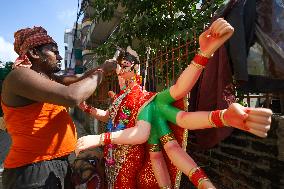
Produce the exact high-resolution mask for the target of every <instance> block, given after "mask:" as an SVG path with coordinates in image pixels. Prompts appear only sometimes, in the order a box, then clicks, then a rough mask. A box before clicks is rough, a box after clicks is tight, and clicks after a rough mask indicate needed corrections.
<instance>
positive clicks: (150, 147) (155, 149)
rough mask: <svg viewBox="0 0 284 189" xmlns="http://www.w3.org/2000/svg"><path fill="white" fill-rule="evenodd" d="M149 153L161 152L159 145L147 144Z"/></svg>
mask: <svg viewBox="0 0 284 189" xmlns="http://www.w3.org/2000/svg"><path fill="white" fill-rule="evenodd" d="M148 151H149V152H160V151H162V150H161V148H160V144H148Z"/></svg>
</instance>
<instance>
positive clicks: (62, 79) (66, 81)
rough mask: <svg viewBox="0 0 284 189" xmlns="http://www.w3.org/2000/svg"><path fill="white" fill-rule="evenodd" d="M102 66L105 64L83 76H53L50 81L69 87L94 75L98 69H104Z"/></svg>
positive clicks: (111, 60)
mask: <svg viewBox="0 0 284 189" xmlns="http://www.w3.org/2000/svg"><path fill="white" fill-rule="evenodd" d="M113 61H114V60H113V59H110V60H106V62H105V63H107V62H113ZM104 66H105V64H103V65H100V66H98V67H96V68H93V69H91V70H89V71H87V72H85V73H84V74H77V75H71V76H58V75H55V74H53V75H52V79H54V80H55V81H56V82H58V83H61V84H63V85H70V84H72V83H76V82H78V81H81V80H83V79H85V78H87V77H89V76H90V75H92V74H94V72H96V71H98V70H100V69H104ZM113 71H114V70H113Z"/></svg>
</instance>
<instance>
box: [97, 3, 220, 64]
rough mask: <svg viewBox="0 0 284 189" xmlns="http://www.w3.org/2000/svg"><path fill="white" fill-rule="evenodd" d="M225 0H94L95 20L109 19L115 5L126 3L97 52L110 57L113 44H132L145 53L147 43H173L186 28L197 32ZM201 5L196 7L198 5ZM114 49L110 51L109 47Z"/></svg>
mask: <svg viewBox="0 0 284 189" xmlns="http://www.w3.org/2000/svg"><path fill="white" fill-rule="evenodd" d="M223 1H224V0H207V1H200V3H199V2H198V1H192V0H175V1H174V0H166V1H164V0H157V1H152V0H136V1H133V0H96V1H93V2H92V6H93V7H94V8H95V14H94V18H93V19H95V20H100V19H102V20H103V21H107V20H110V19H111V18H112V17H113V15H114V11H115V9H116V8H117V7H118V5H119V4H120V5H122V6H123V7H125V12H124V16H123V17H122V19H121V23H120V25H119V27H118V28H117V29H116V30H115V31H114V33H113V34H112V35H111V36H110V38H109V39H108V40H107V41H106V42H105V43H104V44H103V45H101V46H100V47H99V48H97V49H96V53H97V54H98V55H99V56H101V58H102V60H103V59H105V58H109V57H112V55H113V53H114V51H115V46H120V47H126V46H128V45H132V46H134V49H135V50H137V51H138V53H139V54H144V53H145V51H146V47H147V46H150V47H151V48H152V49H154V50H155V49H157V48H158V47H160V46H168V45H169V44H173V43H175V38H176V37H177V36H178V35H180V36H181V37H183V36H184V35H185V34H186V32H188V33H189V35H190V36H193V32H192V31H193V30H194V31H195V32H196V34H197V35H198V34H199V33H200V32H201V31H202V30H203V29H204V27H205V26H206V25H207V24H208V23H209V22H210V18H211V17H212V14H213V12H214V11H215V10H216V9H217V8H218V7H219V6H220V5H221V4H222V3H223ZM201 2H202V3H201ZM198 6H199V7H200V8H199V9H197V7H198ZM110 49H113V51H110Z"/></svg>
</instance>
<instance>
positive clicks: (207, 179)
mask: <svg viewBox="0 0 284 189" xmlns="http://www.w3.org/2000/svg"><path fill="white" fill-rule="evenodd" d="M204 181H210V180H209V178H207V177H203V178H200V179H198V186H197V189H201V185H202V183H203V182H204Z"/></svg>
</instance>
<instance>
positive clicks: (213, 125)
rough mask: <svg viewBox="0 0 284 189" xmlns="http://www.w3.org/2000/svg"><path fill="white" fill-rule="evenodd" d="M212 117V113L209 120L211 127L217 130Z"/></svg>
mask: <svg viewBox="0 0 284 189" xmlns="http://www.w3.org/2000/svg"><path fill="white" fill-rule="evenodd" d="M211 117H212V111H211V112H210V113H209V114H208V120H209V123H210V125H211V126H212V127H214V128H215V127H216V125H215V124H214V123H213V121H212V119H211Z"/></svg>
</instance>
